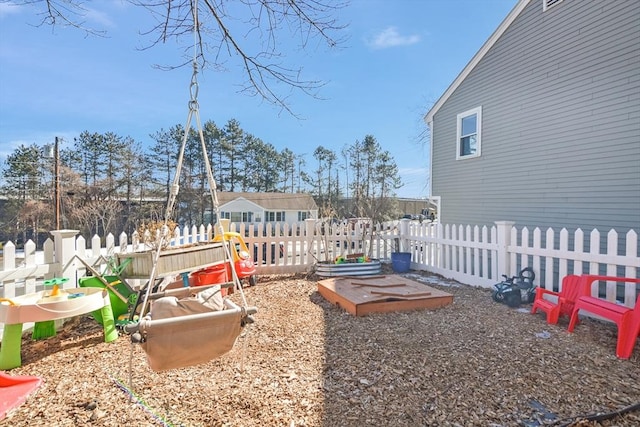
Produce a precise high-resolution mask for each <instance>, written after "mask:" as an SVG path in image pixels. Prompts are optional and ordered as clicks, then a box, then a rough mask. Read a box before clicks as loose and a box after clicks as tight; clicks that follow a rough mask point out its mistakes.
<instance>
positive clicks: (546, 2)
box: [542, 0, 562, 12]
mask: <svg viewBox="0 0 640 427" xmlns="http://www.w3.org/2000/svg"><path fill="white" fill-rule="evenodd" d="M558 3H562V0H542V11H543V12H545V11H546V10H547V9H549V8H550V7H553V6H555V5H557V4H558Z"/></svg>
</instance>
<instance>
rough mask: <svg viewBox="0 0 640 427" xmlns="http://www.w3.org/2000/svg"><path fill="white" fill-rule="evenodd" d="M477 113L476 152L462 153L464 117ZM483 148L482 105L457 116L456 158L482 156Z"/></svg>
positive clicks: (463, 158)
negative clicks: (461, 142) (461, 141)
mask: <svg viewBox="0 0 640 427" xmlns="http://www.w3.org/2000/svg"><path fill="white" fill-rule="evenodd" d="M474 114H475V115H476V116H477V118H476V145H477V149H476V152H475V153H473V154H467V155H464V156H463V155H461V154H460V137H461V132H462V119H464V118H466V117H469V116H472V115H474ZM481 148H482V106H479V107H476V108H472V109H471V110H467V111H465V112H462V113H460V114H458V115H457V117H456V160H465V159H473V158H475V157H480V154H481V151H482V150H481Z"/></svg>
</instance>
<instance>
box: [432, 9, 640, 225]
mask: <svg viewBox="0 0 640 427" xmlns="http://www.w3.org/2000/svg"><path fill="white" fill-rule="evenodd" d="M425 120H426V122H427V124H428V126H429V128H430V132H431V183H432V189H431V190H432V191H431V193H432V194H433V196H435V197H436V198H440V212H439V215H440V220H441V222H442V223H448V224H478V225H485V224H486V225H492V224H493V223H494V221H496V220H511V221H515V222H516V224H517V225H518V226H527V227H530V228H532V227H542V228H547V227H554V228H561V227H565V228H567V229H569V230H573V229H575V228H578V227H580V228H582V229H583V230H585V231H590V230H591V229H593V228H598V229H599V230H600V231H602V232H605V233H606V232H607V231H608V230H610V229H612V228H613V229H616V231H618V232H620V233H626V232H627V231H628V230H629V229H634V230H636V232H639V233H640V1H635V0H520V1H519V2H518V3H517V4H516V6H515V7H514V9H513V10H512V11H511V12H510V14H509V15H508V16H507V17H506V19H505V20H504V21H503V22H502V24H501V25H500V26H499V28H498V29H497V30H496V31H495V32H494V33H493V35H492V36H491V37H490V38H489V40H488V41H487V42H486V43H485V44H484V45H483V47H482V48H481V49H480V51H478V53H477V54H476V55H475V56H474V57H473V58H472V59H471V61H470V62H469V63H468V65H467V66H466V67H465V68H464V69H463V70H462V72H461V73H460V75H458V77H457V78H456V79H455V81H454V82H453V83H452V84H451V85H450V87H449V88H448V89H447V90H446V92H445V93H444V94H443V95H442V96H441V97H440V99H439V100H438V101H437V102H436V103H435V104H434V106H433V107H432V108H431V110H430V111H429V112H428V113H427V115H426V117H425Z"/></svg>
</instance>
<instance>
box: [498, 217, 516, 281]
mask: <svg viewBox="0 0 640 427" xmlns="http://www.w3.org/2000/svg"><path fill="white" fill-rule="evenodd" d="M495 224H496V232H497V242H496V243H497V245H498V253H497V254H496V258H497V261H498V271H497V273H498V274H497V277H501V276H502V275H503V274H506V275H507V276H510V275H511V270H510V268H511V266H510V265H509V252H508V250H507V248H508V247H509V242H511V229H512V228H513V226H514V225H515V222H513V221H495Z"/></svg>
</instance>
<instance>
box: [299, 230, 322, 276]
mask: <svg viewBox="0 0 640 427" xmlns="http://www.w3.org/2000/svg"><path fill="white" fill-rule="evenodd" d="M315 230H316V220H315V219H313V218H307V219H305V220H304V240H305V242H304V244H305V245H306V248H305V250H304V259H303V260H302V264H304V265H306V266H307V271H310V270H311V267H310V266H311V265H313V263H312V262H311V259H312V258H313V241H314V238H315V234H316V233H315ZM318 252H319V251H318ZM318 258H320V255H319V254H318Z"/></svg>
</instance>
